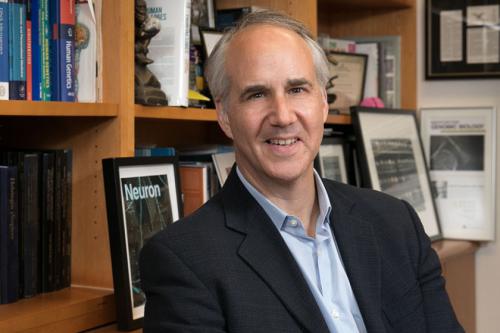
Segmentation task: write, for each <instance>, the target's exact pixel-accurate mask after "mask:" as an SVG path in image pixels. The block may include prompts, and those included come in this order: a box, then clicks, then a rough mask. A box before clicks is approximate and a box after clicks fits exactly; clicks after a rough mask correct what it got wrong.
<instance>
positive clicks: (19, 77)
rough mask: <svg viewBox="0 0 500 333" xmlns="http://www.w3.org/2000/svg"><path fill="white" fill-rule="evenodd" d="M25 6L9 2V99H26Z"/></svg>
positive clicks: (18, 1) (14, 0) (17, 0)
mask: <svg viewBox="0 0 500 333" xmlns="http://www.w3.org/2000/svg"><path fill="white" fill-rule="evenodd" d="M25 48H26V5H25V2H24V0H9V99H13V100H15V99H17V100H22V99H26V53H25V51H26V49H25Z"/></svg>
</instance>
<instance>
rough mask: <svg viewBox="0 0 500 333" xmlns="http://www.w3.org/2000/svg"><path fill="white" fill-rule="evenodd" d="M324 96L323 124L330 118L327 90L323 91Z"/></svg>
mask: <svg viewBox="0 0 500 333" xmlns="http://www.w3.org/2000/svg"><path fill="white" fill-rule="evenodd" d="M322 96H323V105H322V109H321V111H322V112H323V123H325V122H326V118H327V117H328V107H329V106H328V99H327V92H326V89H323V92H322Z"/></svg>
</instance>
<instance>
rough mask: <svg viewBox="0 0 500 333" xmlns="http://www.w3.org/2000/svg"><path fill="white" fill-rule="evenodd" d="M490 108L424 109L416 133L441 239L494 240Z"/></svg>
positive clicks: (493, 130) (493, 147)
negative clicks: (433, 192)
mask: <svg viewBox="0 0 500 333" xmlns="http://www.w3.org/2000/svg"><path fill="white" fill-rule="evenodd" d="M495 118H496V116H495V109H494V108H492V107H468V108H464V107H458V108H453V107H450V108H425V109H422V110H421V121H420V128H421V133H422V142H423V146H424V151H425V155H426V157H427V162H428V166H429V172H430V177H431V181H432V183H433V184H434V186H435V188H436V192H437V197H436V205H437V210H438V213H439V217H440V221H441V228H442V232H443V236H444V237H446V238H453V239H469V240H494V239H495V172H496V168H495V160H496V157H495V151H496V144H495V142H496V128H495V124H496V120H495Z"/></svg>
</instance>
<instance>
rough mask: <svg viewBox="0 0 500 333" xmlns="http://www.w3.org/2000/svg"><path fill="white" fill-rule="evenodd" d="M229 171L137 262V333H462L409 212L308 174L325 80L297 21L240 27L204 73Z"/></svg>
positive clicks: (248, 21)
mask: <svg viewBox="0 0 500 333" xmlns="http://www.w3.org/2000/svg"><path fill="white" fill-rule="evenodd" d="M207 78H208V81H209V86H210V88H211V91H212V94H213V95H214V98H215V102H216V108H217V116H218V121H219V124H220V126H221V128H222V130H223V131H224V132H225V133H226V135H227V136H229V137H230V138H231V139H233V142H234V147H235V153H236V165H237V167H233V170H232V172H231V174H230V176H229V178H228V179H227V181H226V183H225V185H224V187H223V188H222V190H221V191H220V193H219V194H218V195H216V196H215V197H214V198H213V199H211V200H210V201H209V202H208V203H207V204H205V205H204V206H203V207H202V208H201V209H199V210H198V211H197V212H195V213H194V214H193V215H191V216H189V217H187V218H185V219H183V220H181V221H179V222H177V223H174V224H173V225H171V226H169V227H168V228H167V229H166V230H165V231H163V232H161V233H159V234H158V235H156V236H155V237H154V238H153V239H152V240H151V241H150V242H149V243H148V244H147V245H146V246H145V248H144V249H143V251H142V255H141V269H142V281H143V287H144V290H145V292H146V297H147V302H146V311H145V321H144V328H145V332H237V333H245V332H314V333H316V332H342V333H343V332H398V333H400V332H418V333H422V332H453V333H455V332H461V331H463V330H462V329H461V327H460V325H459V324H458V322H457V320H456V318H455V315H454V313H453V310H452V308H451V305H450V302H449V299H448V296H447V294H446V292H445V289H444V280H443V278H442V277H441V269H440V264H439V260H438V258H437V256H436V254H435V252H434V251H433V250H432V249H431V248H430V242H429V239H428V237H427V236H426V235H425V233H424V231H423V228H422V225H421V223H420V221H419V220H418V217H417V216H416V214H415V212H414V211H413V209H412V208H411V207H410V206H409V205H408V204H407V203H405V202H403V201H400V200H397V199H395V198H391V197H389V196H387V195H384V194H382V193H379V192H374V191H370V190H362V189H356V188H353V187H350V186H348V185H343V184H339V183H334V182H331V181H327V180H321V179H320V178H319V177H318V175H317V174H316V173H315V171H314V169H313V160H314V157H315V156H316V154H317V152H318V149H319V145H320V143H321V139H322V135H323V125H324V122H325V120H326V116H327V113H328V105H327V102H326V92H325V88H324V87H325V84H326V82H327V80H328V67H327V63H326V60H325V58H324V55H323V53H322V51H321V49H320V48H319V47H318V45H317V44H316V43H315V42H314V41H313V40H312V39H311V38H310V36H309V34H308V32H307V31H306V30H305V28H304V27H303V26H302V25H301V24H300V23H298V22H296V21H294V20H292V19H290V18H288V17H286V16H284V15H280V14H277V13H274V12H268V11H265V12H258V13H254V14H250V15H248V16H246V17H245V18H244V19H243V20H242V21H241V22H240V24H239V25H238V26H237V27H236V28H234V29H233V30H231V31H230V32H228V33H226V34H225V35H224V37H222V39H221V40H220V42H219V43H218V45H217V46H216V48H215V49H214V51H213V53H212V55H211V56H210V59H209V61H208V69H207Z"/></svg>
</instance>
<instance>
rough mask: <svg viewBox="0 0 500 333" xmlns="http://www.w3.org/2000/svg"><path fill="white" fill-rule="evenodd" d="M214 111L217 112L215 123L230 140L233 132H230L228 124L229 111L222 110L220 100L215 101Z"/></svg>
mask: <svg viewBox="0 0 500 333" xmlns="http://www.w3.org/2000/svg"><path fill="white" fill-rule="evenodd" d="M215 109H216V110H217V122H218V123H219V126H220V128H221V129H222V131H223V132H224V134H226V136H227V137H228V138H230V139H231V140H232V139H233V132H232V131H231V125H230V124H229V116H228V111H229V110H224V106H223V103H222V101H221V100H220V99H218V100H216V101H215Z"/></svg>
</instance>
